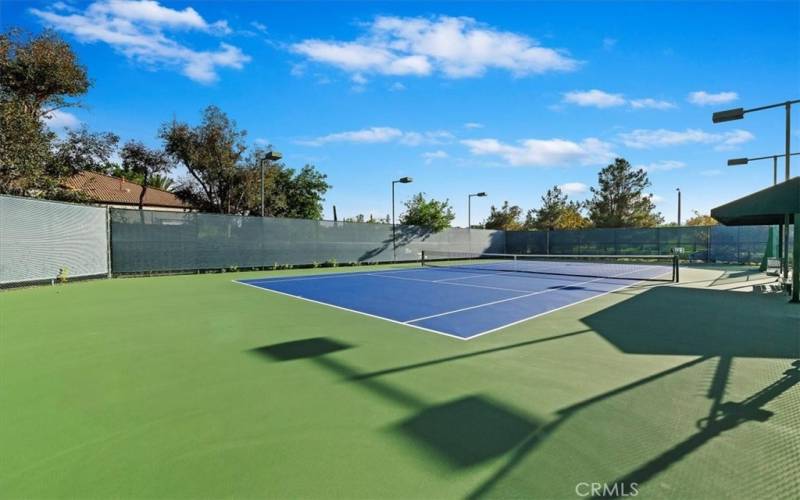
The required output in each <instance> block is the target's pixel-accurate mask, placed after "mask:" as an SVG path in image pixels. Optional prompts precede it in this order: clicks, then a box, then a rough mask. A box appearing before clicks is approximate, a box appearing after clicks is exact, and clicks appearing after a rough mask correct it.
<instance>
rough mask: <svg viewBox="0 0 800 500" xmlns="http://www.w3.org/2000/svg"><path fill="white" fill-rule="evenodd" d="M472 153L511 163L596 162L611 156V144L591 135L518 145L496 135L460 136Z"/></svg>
mask: <svg viewBox="0 0 800 500" xmlns="http://www.w3.org/2000/svg"><path fill="white" fill-rule="evenodd" d="M461 143H462V144H464V145H465V146H467V147H468V148H469V149H470V152H471V153H472V154H474V155H479V156H484V155H493V156H500V157H501V158H503V159H504V160H505V161H506V162H507V163H508V164H509V165H513V166H537V167H538V166H555V165H568V164H578V165H597V164H602V163H606V162H608V161H610V160H611V159H612V158H613V157H614V153H613V152H612V150H611V145H610V144H608V143H606V142H603V141H601V140H599V139H595V138H593V137H590V138H588V139H584V140H583V141H581V142H573V141H568V140H564V139H526V140H523V141H519V142H518V144H517V145H512V144H505V143H502V142H500V141H498V140H497V139H474V140H463V141H461Z"/></svg>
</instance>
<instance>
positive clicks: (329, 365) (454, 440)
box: [250, 337, 540, 468]
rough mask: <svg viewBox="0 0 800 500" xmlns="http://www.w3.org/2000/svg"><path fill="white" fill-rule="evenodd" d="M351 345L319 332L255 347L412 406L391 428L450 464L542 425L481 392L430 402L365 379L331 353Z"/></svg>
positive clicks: (486, 453) (479, 456)
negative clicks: (304, 337)
mask: <svg viewBox="0 0 800 500" xmlns="http://www.w3.org/2000/svg"><path fill="white" fill-rule="evenodd" d="M351 347H352V346H349V345H347V344H344V343H341V342H339V341H337V340H334V339H330V338H326V337H317V338H309V339H302V340H294V341H289V342H283V343H280V344H273V345H269V346H263V347H258V348H255V349H252V350H251V351H250V352H253V353H255V354H258V355H261V356H264V357H266V358H268V359H270V360H271V361H274V362H286V361H298V360H302V359H305V360H310V361H312V362H314V363H315V364H316V365H317V366H319V367H321V368H323V369H325V370H327V371H329V372H331V373H333V374H335V375H337V376H339V377H341V378H343V379H345V380H358V381H359V382H360V383H359V384H358V386H359V387H361V388H363V389H366V390H368V391H369V392H370V393H372V394H373V395H374V396H376V397H378V398H380V399H384V400H387V401H391V402H392V403H394V404H397V405H400V406H402V407H405V408H407V409H408V410H410V411H411V412H412V413H413V414H412V416H411V417H409V418H407V419H405V420H403V421H401V422H399V423H398V424H396V425H394V426H392V427H391V428H390V429H389V431H390V432H393V433H400V434H401V435H403V436H405V437H407V438H409V439H410V440H412V442H414V443H415V444H416V445H417V446H419V447H421V448H422V449H423V450H425V451H426V452H427V453H428V454H429V455H430V456H432V457H433V458H434V459H436V460H437V461H439V462H440V463H442V464H445V465H447V466H449V467H451V468H462V467H471V466H474V465H478V464H480V463H482V462H484V461H486V460H490V459H493V458H496V457H499V456H501V455H504V454H506V453H508V452H509V451H510V450H512V449H513V448H514V447H516V446H518V445H519V444H520V443H521V442H523V440H524V439H525V438H526V436H528V435H529V434H530V433H531V432H534V431H535V430H536V429H537V428H538V427H539V425H540V424H539V422H537V421H536V420H535V419H531V418H529V417H527V416H525V415H523V414H521V413H520V412H517V411H515V410H514V409H511V408H509V407H507V406H505V405H503V404H500V403H498V402H496V401H493V400H492V399H490V398H487V397H484V396H481V395H470V396H466V397H462V398H459V399H455V400H452V401H446V402H444V403H439V404H430V403H429V402H426V401H424V400H423V399H421V398H420V397H418V396H416V395H415V394H412V393H411V391H408V390H404V389H401V388H399V387H396V386H394V385H392V384H389V383H385V382H382V381H380V380H377V379H375V378H363V377H361V376H360V375H359V374H358V373H357V371H356V370H355V369H353V368H351V367H350V366H348V365H347V364H346V363H344V362H342V361H341V360H337V359H334V358H332V357H330V356H329V355H330V354H333V353H337V352H341V351H344V350H346V349H348V348H351Z"/></svg>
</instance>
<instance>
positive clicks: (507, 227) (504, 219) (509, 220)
mask: <svg viewBox="0 0 800 500" xmlns="http://www.w3.org/2000/svg"><path fill="white" fill-rule="evenodd" d="M520 217H522V209H521V208H520V207H519V206H517V205H509V204H508V202H507V201H506V202H503V206H502V207H500V208H499V209H497V208H495V206H494V205H492V207H491V209H490V212H489V217H488V218H487V219H486V221H484V223H483V227H484V228H486V229H501V230H503V231H519V230H520V229H522V223H521V222H520Z"/></svg>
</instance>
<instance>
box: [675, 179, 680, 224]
mask: <svg viewBox="0 0 800 500" xmlns="http://www.w3.org/2000/svg"><path fill="white" fill-rule="evenodd" d="M675 191H677V192H678V227H681V188H675Z"/></svg>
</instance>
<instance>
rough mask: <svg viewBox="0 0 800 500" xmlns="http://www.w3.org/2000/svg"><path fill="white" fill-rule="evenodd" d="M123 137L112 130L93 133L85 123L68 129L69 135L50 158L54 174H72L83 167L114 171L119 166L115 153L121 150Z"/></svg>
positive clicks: (100, 170)
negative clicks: (113, 161) (118, 144)
mask: <svg viewBox="0 0 800 500" xmlns="http://www.w3.org/2000/svg"><path fill="white" fill-rule="evenodd" d="M118 142H119V137H117V136H116V135H114V134H112V133H109V132H100V133H93V132H90V131H89V129H87V128H86V127H85V126H83V127H80V128H79V129H77V130H68V131H67V136H66V137H65V138H64V139H63V140H61V141H59V142H58V143H57V144H56V145H55V150H54V151H53V154H52V156H51V158H50V161H49V167H48V169H49V172H50V174H51V175H55V176H60V175H70V174H74V173H75V172H80V171H82V170H89V171H92V172H102V173H110V172H111V171H112V170H113V169H114V167H115V166H116V165H114V164H113V163H112V162H111V156H112V155H113V154H114V152H115V151H116V150H117V143H118Z"/></svg>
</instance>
